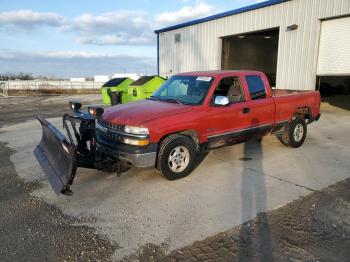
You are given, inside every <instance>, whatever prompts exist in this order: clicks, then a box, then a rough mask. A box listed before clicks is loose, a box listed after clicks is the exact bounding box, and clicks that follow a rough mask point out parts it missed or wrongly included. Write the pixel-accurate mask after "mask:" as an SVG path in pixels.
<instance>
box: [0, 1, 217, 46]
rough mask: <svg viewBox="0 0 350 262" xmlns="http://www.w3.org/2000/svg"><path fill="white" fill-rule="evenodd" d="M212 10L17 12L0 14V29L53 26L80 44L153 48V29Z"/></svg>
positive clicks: (197, 5) (196, 7)
mask: <svg viewBox="0 0 350 262" xmlns="http://www.w3.org/2000/svg"><path fill="white" fill-rule="evenodd" d="M185 2H186V0H185ZM213 10H214V7H213V6H212V5H209V4H207V3H205V2H203V1H200V2H199V1H197V2H196V3H195V4H194V5H193V6H190V5H187V6H184V7H182V8H180V9H179V10H175V11H172V12H163V13H160V14H158V15H156V16H155V17H153V18H152V17H150V15H149V14H148V13H147V12H145V11H142V10H119V11H111V12H106V13H102V14H98V15H93V14H89V13H85V14H82V15H79V16H77V17H75V18H67V17H63V16H61V15H59V14H56V13H39V12H34V11H32V10H17V11H10V12H2V13H0V29H1V27H3V28H6V29H8V30H11V31H18V30H32V29H33V28H36V27H39V26H51V27H56V28H57V30H58V31H59V32H61V33H64V32H71V33H73V34H74V35H75V39H76V42H77V43H79V44H86V45H124V46H128V45H129V46H150V45H155V44H156V36H155V34H154V33H153V30H154V29H158V28H161V27H165V26H168V25H170V24H176V23H180V22H184V21H188V20H192V19H195V18H200V17H204V16H208V15H210V14H212V13H213Z"/></svg>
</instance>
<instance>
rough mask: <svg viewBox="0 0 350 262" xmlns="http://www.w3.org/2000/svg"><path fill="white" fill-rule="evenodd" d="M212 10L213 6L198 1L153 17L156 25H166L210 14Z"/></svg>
mask: <svg viewBox="0 0 350 262" xmlns="http://www.w3.org/2000/svg"><path fill="white" fill-rule="evenodd" d="M213 11H214V6H212V5H209V4H206V3H204V2H198V3H197V4H196V5H195V6H184V7H182V8H181V9H179V10H177V11H173V12H163V13H160V14H158V15H157V16H156V17H155V23H156V25H157V26H166V25H170V24H176V23H181V22H186V21H190V20H193V19H196V18H201V17H205V16H208V15H211V14H212V13H213Z"/></svg>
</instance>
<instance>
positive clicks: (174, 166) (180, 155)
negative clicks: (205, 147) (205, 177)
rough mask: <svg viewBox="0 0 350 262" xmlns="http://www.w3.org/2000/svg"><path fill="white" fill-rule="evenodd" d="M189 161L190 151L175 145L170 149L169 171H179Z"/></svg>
mask: <svg viewBox="0 0 350 262" xmlns="http://www.w3.org/2000/svg"><path fill="white" fill-rule="evenodd" d="M189 162H190V152H189V151H188V149H187V148H186V147H184V146H177V147H175V148H174V149H173V150H171V152H170V154H169V158H168V165H169V168H170V170H171V171H173V172H175V173H180V172H182V171H184V170H185V169H186V167H187V166H188V163H189Z"/></svg>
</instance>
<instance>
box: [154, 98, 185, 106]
mask: <svg viewBox="0 0 350 262" xmlns="http://www.w3.org/2000/svg"><path fill="white" fill-rule="evenodd" d="M159 100H160V101H165V102H175V103H178V104H179V105H183V104H184V103H182V102H181V101H179V100H176V99H174V98H164V99H160V98H159Z"/></svg>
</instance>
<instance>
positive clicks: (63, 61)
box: [0, 49, 157, 77]
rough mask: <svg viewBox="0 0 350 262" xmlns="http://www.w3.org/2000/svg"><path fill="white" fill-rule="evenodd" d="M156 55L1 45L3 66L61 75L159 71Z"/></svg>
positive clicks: (7, 68)
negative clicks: (30, 49)
mask: <svg viewBox="0 0 350 262" xmlns="http://www.w3.org/2000/svg"><path fill="white" fill-rule="evenodd" d="M156 64H157V63H156V58H154V57H147V56H134V55H123V54H120V55H119V54H105V53H93V52H86V51H63V52H18V51H14V50H4V49H0V68H6V72H28V73H32V74H33V75H46V76H48V75H50V76H58V77H72V76H93V75H98V74H113V73H116V72H123V71H124V70H126V71H128V72H135V73H143V74H145V73H146V72H147V73H148V74H155V73H156Z"/></svg>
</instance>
